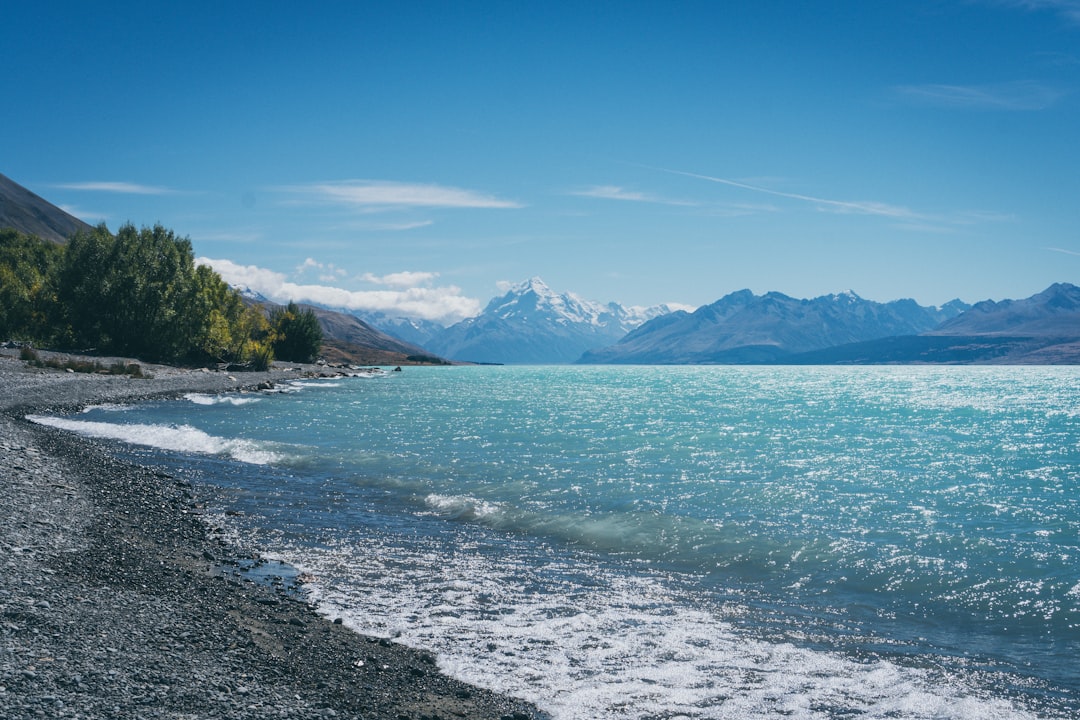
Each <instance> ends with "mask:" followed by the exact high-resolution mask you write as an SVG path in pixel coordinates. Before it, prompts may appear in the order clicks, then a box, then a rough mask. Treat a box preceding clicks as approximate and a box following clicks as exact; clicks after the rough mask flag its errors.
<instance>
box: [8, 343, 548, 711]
mask: <svg viewBox="0 0 1080 720" xmlns="http://www.w3.org/2000/svg"><path fill="white" fill-rule="evenodd" d="M145 367H146V369H147V370H148V371H149V372H150V373H151V374H152V375H153V379H133V378H127V377H122V376H106V375H79V374H73V373H67V372H65V371H62V370H61V371H58V370H40V369H36V368H29V367H27V366H26V364H25V363H23V362H21V361H19V360H18V359H17V358H12V357H11V356H10V355H9V354H7V353H5V354H3V355H0V476H2V477H3V481H2V482H0V706H2V707H4V708H5V717H6V718H11V719H12V720H15V719H16V718H37V717H42V716H46V717H73V718H74V717H84V718H95V717H111V718H151V717H161V718H244V719H246V718H318V717H347V718H367V719H368V720H370V719H371V718H390V719H392V720H397V719H399V718H402V719H404V718H410V719H411V718H415V719H417V720H420V719H424V718H457V717H462V718H493V719H496V720H501V719H503V718H511V719H513V720H525V719H526V718H543V717H545V715H544V714H543V713H541V712H539V711H538V710H537V709H536V708H535V707H533V706H531V705H529V704H528V703H526V702H525V701H522V700H517V699H514V698H510V697H506V696H502V695H498V694H496V693H493V692H491V691H488V690H484V689H480V688H476V687H473V686H470V685H467V684H465V683H463V682H460V681H457V680H454V679H452V678H450V677H448V676H445V675H443V674H441V673H440V672H439V670H438V669H437V667H436V664H435V658H434V656H432V655H431V654H429V653H426V652H423V651H418V650H414V649H411V648H408V647H405V646H403V645H399V644H396V643H393V642H390V641H387V640H385V639H377V638H372V637H367V636H363V635H360V634H357V633H355V632H353V631H351V630H348V629H346V628H345V627H344V626H343V625H341V624H340V623H335V622H334V621H332V620H331V619H329V618H326V617H323V616H321V615H319V614H317V613H316V612H315V609H314V608H313V607H312V606H311V605H310V604H308V603H306V602H304V601H302V600H299V599H297V597H296V594H295V593H294V592H290V591H289V589H288V588H286V587H284V586H282V585H280V584H276V585H275V584H272V583H268V582H258V581H256V580H249V579H245V578H244V575H245V573H243V572H241V567H242V566H244V565H246V564H250V563H251V562H253V561H257V558H254V557H252V555H251V554H250V553H245V552H244V551H242V550H240V549H238V548H236V547H234V546H232V545H229V544H227V543H225V542H224V541H223V540H221V539H220V537H219V536H218V535H217V534H216V533H215V528H214V527H212V525H211V524H210V520H209V519H208V518H205V517H204V516H203V515H202V514H201V502H200V496H199V493H200V491H199V489H198V488H197V487H192V486H191V484H190V483H188V482H186V481H183V480H178V479H177V478H174V477H172V476H170V475H168V474H166V473H164V472H162V471H160V470H157V469H155V468H153V467H144V466H140V465H136V464H132V463H127V462H122V461H118V460H116V459H114V458H112V457H110V455H109V453H108V452H107V450H106V449H105V448H104V447H103V446H102V445H100V444H98V443H97V442H95V441H92V440H88V439H86V438H83V437H80V436H77V435H74V434H72V433H67V432H64V431H59V430H56V429H53V428H49V427H44V426H40V425H36V424H34V423H32V422H30V421H27V420H26V419H25V415H27V414H29V413H31V412H39V413H40V412H53V413H55V412H64V411H66V412H71V411H75V410H77V409H80V408H82V407H85V406H87V405H91V404H99V403H106V402H137V401H140V400H145V399H150V398H155V397H158V398H160V397H170V396H175V397H178V396H180V395H182V394H183V393H186V392H206V393H220V392H227V391H230V390H236V391H239V390H242V389H245V388H252V387H255V386H257V385H258V384H259V383H261V382H265V381H267V380H270V381H280V380H287V379H292V378H295V377H299V375H298V374H297V373H295V372H291V373H287V372H283V371H281V370H274V371H271V372H268V373H242V374H240V373H238V374H236V375H233V376H230V375H228V374H227V373H221V372H211V373H205V372H200V371H188V370H182V369H177V368H169V367H166V366H157V365H150V366H145ZM312 367H313V368H314V370H315V371H316V372H319V371H324V372H325V371H326V369H325V368H318V367H315V366H312Z"/></svg>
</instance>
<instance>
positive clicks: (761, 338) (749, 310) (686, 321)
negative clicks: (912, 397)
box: [581, 290, 962, 364]
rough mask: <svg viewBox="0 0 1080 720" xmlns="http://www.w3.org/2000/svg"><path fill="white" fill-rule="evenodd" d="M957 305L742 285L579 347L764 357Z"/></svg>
mask: <svg viewBox="0 0 1080 720" xmlns="http://www.w3.org/2000/svg"><path fill="white" fill-rule="evenodd" d="M961 311H962V308H961V307H960V304H955V305H954V304H952V303H950V306H948V307H947V308H929V307H923V306H921V305H919V304H917V303H916V302H915V301H914V300H895V301H893V302H890V303H877V302H873V301H870V300H864V299H863V298H861V297H859V296H858V295H856V294H855V293H854V292H851V291H850V290H849V291H847V292H842V293H836V294H833V295H824V296H822V297H818V298H814V299H811V300H801V299H797V298H792V297H788V296H787V295H784V294H783V293H778V292H770V293H766V294H764V295H754V294H753V293H752V292H750V291H749V290H740V291H738V292H733V293H730V294H728V295H726V296H724V297H723V298H721V299H720V300H717V301H716V302H715V303H713V304H711V305H705V306H703V307H700V308H698V309H697V310H696V311H694V312H693V313H685V312H676V313H672V314H671V315H668V316H665V317H662V318H659V319H654V320H652V321H650V322H648V323H645V324H644V325H642V326H641V327H639V328H637V329H636V330H634V331H633V332H631V333H630V334H628V335H627V336H625V337H624V338H623V339H622V340H621V341H619V342H618V343H617V344H614V345H612V346H610V347H606V348H599V349H595V350H593V351H591V352H588V353H586V354H585V355H584V356H583V357H582V359H581V362H585V363H647V364H648V363H659V364H694V363H762V362H764V363H770V362H778V361H781V360H782V359H783V358H784V357H786V356H789V355H792V354H796V353H804V352H810V351H814V350H820V349H823V348H828V347H833V346H837V345H843V344H846V343H857V342H863V341H867V340H874V339H878V338H884V337H892V336H901V335H917V334H919V333H923V332H927V331H928V330H931V329H933V328H935V327H937V326H938V325H939V324H941V323H942V322H943V321H944V320H947V319H949V318H950V317H952V316H953V315H955V314H956V313H959V312H961Z"/></svg>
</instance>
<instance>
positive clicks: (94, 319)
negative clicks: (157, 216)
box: [57, 224, 202, 360]
mask: <svg viewBox="0 0 1080 720" xmlns="http://www.w3.org/2000/svg"><path fill="white" fill-rule="evenodd" d="M59 281H60V282H59V285H58V289H57V294H58V298H59V300H60V304H61V306H62V308H63V311H64V313H65V317H66V320H67V322H68V326H69V328H70V333H71V339H72V341H73V342H74V343H75V344H76V345H79V346H84V347H85V346H89V347H93V348H96V349H98V350H100V351H102V352H107V353H114V354H130V355H135V356H137V357H147V358H151V359H161V360H173V359H178V358H180V357H182V356H183V355H185V354H186V353H187V352H189V351H190V350H191V349H192V347H193V346H194V345H195V342H194V341H195V337H196V336H197V334H198V330H199V327H198V326H199V325H200V324H201V322H202V317H201V316H200V315H199V313H198V312H197V311H196V307H195V305H196V301H197V299H198V298H197V293H198V288H197V287H196V283H195V261H194V255H193V253H192V249H191V241H189V240H188V239H187V238H177V237H176V236H175V235H174V234H173V232H172V231H171V230H166V229H165V228H163V227H162V226H161V225H155V226H154V227H153V228H145V227H144V228H143V229H142V230H136V229H135V226H134V225H131V224H127V225H124V226H123V227H121V228H120V230H119V232H117V234H116V235H115V236H113V235H111V234H110V233H109V231H108V229H107V228H106V227H105V226H104V225H99V226H98V227H96V228H94V229H93V230H91V231H90V232H80V233H78V234H76V235H75V237H73V238H72V239H71V242H70V243H69V244H68V247H67V250H66V251H65V253H64V259H63V262H62V263H61V267H60V273H59Z"/></svg>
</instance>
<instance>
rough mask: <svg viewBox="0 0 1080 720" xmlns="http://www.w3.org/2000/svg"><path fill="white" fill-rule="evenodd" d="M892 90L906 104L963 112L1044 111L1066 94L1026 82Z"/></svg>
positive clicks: (915, 86)
mask: <svg viewBox="0 0 1080 720" xmlns="http://www.w3.org/2000/svg"><path fill="white" fill-rule="evenodd" d="M893 91H894V92H895V93H896V95H897V96H899V97H901V98H903V99H904V100H906V101H909V102H913V103H917V104H920V105H930V106H934V107H942V108H957V109H962V110H1007V111H1034V110H1046V109H1047V108H1050V107H1053V106H1054V105H1055V104H1057V102H1058V100H1060V99H1061V98H1062V97H1064V96H1065V95H1066V93H1065V92H1064V91H1063V90H1059V89H1058V88H1054V87H1051V86H1049V85H1044V84H1042V83H1036V82H1027V81H1018V82H1007V83H997V84H993V85H938V84H927V85H899V86H897V87H894V88H893Z"/></svg>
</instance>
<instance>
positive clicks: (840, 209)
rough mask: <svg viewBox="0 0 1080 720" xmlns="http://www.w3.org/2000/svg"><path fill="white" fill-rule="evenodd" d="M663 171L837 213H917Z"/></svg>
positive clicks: (868, 202) (913, 215) (899, 215)
mask: <svg viewBox="0 0 1080 720" xmlns="http://www.w3.org/2000/svg"><path fill="white" fill-rule="evenodd" d="M657 169H658V170H662V171H663V172H669V173H673V174H675V175H685V176H686V177H692V178H698V179H699V180H708V181H709V182H714V183H720V184H721V185H730V186H731V187H737V188H741V189H743V190H752V191H754V192H758V193H764V194H766V195H773V196H776V197H783V198H790V199H792V200H802V201H804V202H809V203H814V204H815V205H817V206H818V207H819V208H821V209H822V210H829V211H832V212H837V213H845V214H847V213H857V214H861V215H882V216H885V217H891V218H901V219H904V218H907V219H913V218H918V217H919V215H917V214H916V213H914V212H912V211H911V210H909V209H908V208H905V207H902V206H899V205H889V204H888V203H882V202H876V201H873V200H829V199H827V198H819V197H813V196H811V195H800V194H799V193H788V192H781V191H779V190H770V189H769V188H763V187H758V186H757V185H748V184H746V183H741V182H737V181H735V180H726V179H724V178H718V177H711V176H709V175H699V174H698V173H691V172H684V171H682V170H668V169H666V168H657Z"/></svg>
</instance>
